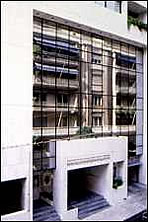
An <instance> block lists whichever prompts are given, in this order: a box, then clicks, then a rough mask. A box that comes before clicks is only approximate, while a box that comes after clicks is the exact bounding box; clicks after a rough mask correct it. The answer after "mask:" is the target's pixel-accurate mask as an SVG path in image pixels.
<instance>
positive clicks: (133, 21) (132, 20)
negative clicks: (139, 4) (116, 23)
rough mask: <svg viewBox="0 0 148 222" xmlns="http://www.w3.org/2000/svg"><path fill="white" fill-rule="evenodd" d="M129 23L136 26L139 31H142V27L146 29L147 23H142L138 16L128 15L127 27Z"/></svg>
mask: <svg viewBox="0 0 148 222" xmlns="http://www.w3.org/2000/svg"><path fill="white" fill-rule="evenodd" d="M131 25H135V26H137V27H138V28H139V30H140V31H142V29H143V30H145V31H147V24H144V23H143V22H142V21H141V20H140V19H139V18H134V17H132V16H128V28H130V26H131Z"/></svg>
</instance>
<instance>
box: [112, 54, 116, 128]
mask: <svg viewBox="0 0 148 222" xmlns="http://www.w3.org/2000/svg"><path fill="white" fill-rule="evenodd" d="M113 67H116V54H115V52H114V53H113ZM112 95H113V122H112V127H113V129H114V128H115V127H116V110H115V109H116V70H115V68H113V72H112Z"/></svg>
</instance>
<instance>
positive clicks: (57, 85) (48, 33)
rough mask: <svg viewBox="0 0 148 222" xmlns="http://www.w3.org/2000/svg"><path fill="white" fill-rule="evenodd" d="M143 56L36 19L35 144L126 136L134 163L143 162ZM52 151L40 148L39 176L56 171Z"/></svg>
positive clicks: (129, 48)
mask: <svg viewBox="0 0 148 222" xmlns="http://www.w3.org/2000/svg"><path fill="white" fill-rule="evenodd" d="M142 54H143V52H142V49H140V48H138V47H135V46H132V45H129V44H126V43H123V42H119V41H115V40H113V39H109V38H106V37H103V36H99V35H96V34H94V33H89V32H85V31H82V30H78V29H75V28H73V27H70V26H66V25H62V24H59V23H56V22H51V21H48V20H46V19H42V18H38V17H34V30H33V124H34V126H33V134H34V141H38V142H39V141H48V140H56V139H60V138H67V139H72V138H77V137H79V136H82V135H84V134H85V135H86V136H87V137H90V136H91V137H92V136H95V137H97V136H98V137H100V136H112V135H117V136H120V135H126V136H128V138H129V139H128V141H129V159H131V158H137V157H139V155H141V154H142V145H143V144H142V138H143V131H142V119H143V56H142ZM82 138H84V137H82ZM36 150H37V151H36ZM49 150H50V147H49V145H47V144H46V143H45V142H44V143H43V144H42V143H41V144H39V145H36V148H35V149H34V155H36V156H37V160H38V161H36V160H35V159H36V158H34V167H35V168H34V169H35V171H38V170H44V169H48V168H54V167H55V163H54V157H53V156H54V154H55V150H53V152H52V155H51V156H50V155H47V156H46V155H45V153H46V154H47V153H49ZM44 151H45V152H44ZM45 156H46V158H47V162H46V161H45V160H44V158H45ZM43 157H44V158H43ZM52 157H53V162H52ZM46 158H45V159H46ZM49 158H50V161H49ZM49 162H50V164H49Z"/></svg>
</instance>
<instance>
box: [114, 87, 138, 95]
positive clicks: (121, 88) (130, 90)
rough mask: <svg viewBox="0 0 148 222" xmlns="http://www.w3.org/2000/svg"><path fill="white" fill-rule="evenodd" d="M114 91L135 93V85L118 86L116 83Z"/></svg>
mask: <svg viewBox="0 0 148 222" xmlns="http://www.w3.org/2000/svg"><path fill="white" fill-rule="evenodd" d="M116 92H118V93H119V92H120V93H129V94H136V87H135V86H131V87H128V86H121V87H120V86H118V85H116Z"/></svg>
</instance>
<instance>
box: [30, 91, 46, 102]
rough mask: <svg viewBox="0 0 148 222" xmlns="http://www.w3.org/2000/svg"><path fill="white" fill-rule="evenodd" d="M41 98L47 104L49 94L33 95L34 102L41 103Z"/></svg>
mask: <svg viewBox="0 0 148 222" xmlns="http://www.w3.org/2000/svg"><path fill="white" fill-rule="evenodd" d="M40 98H42V102H46V99H47V94H45V93H42V94H41V95H40V93H38V92H34V93H33V100H34V102H39V101H41V99H40Z"/></svg>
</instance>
